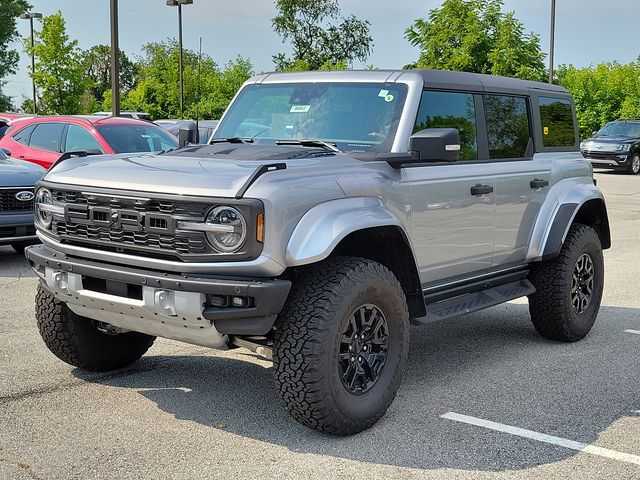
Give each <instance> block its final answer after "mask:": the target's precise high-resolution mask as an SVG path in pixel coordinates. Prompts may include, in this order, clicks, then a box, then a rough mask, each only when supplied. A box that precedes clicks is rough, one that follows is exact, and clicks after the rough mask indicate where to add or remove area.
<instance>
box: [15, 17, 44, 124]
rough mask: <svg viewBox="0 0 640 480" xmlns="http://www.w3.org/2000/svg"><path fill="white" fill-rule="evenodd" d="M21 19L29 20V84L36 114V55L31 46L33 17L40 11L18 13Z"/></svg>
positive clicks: (32, 43)
mask: <svg viewBox="0 0 640 480" xmlns="http://www.w3.org/2000/svg"><path fill="white" fill-rule="evenodd" d="M20 18H21V19H22V20H29V25H30V26H31V84H32V86H33V114H34V115H36V114H37V113H38V100H37V98H36V79H35V77H34V75H35V73H36V57H35V54H34V53H33V47H34V46H35V43H34V41H33V19H34V18H42V14H41V13H36V12H28V13H23V14H22V15H20Z"/></svg>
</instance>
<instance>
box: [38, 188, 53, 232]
mask: <svg viewBox="0 0 640 480" xmlns="http://www.w3.org/2000/svg"><path fill="white" fill-rule="evenodd" d="M35 204H36V223H37V224H38V226H40V227H42V228H49V227H50V226H51V222H53V208H52V207H53V197H52V196H51V192H50V191H49V190H47V189H46V188H40V189H38V191H37V192H36V201H35Z"/></svg>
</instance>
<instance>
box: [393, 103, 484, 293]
mask: <svg viewBox="0 0 640 480" xmlns="http://www.w3.org/2000/svg"><path fill="white" fill-rule="evenodd" d="M481 106H482V104H481V98H480V97H479V96H478V95H475V94H473V93H464V92H444V91H425V92H424V93H423V97H422V102H421V105H420V109H419V112H418V118H417V121H416V126H415V131H419V130H422V129H425V128H444V127H447V128H457V129H458V130H459V131H460V134H461V143H462V150H461V160H460V161H458V162H453V163H446V164H417V165H411V166H407V167H405V168H404V169H403V179H404V181H405V182H406V183H407V184H408V186H409V188H410V191H411V204H412V205H411V208H412V216H411V237H412V242H413V246H414V250H415V253H416V257H417V259H416V260H417V262H418V265H419V269H420V278H421V282H422V284H423V286H429V285H434V284H438V283H442V282H443V281H444V280H446V279H452V278H455V277H459V276H469V275H471V274H476V273H484V272H486V271H489V269H490V268H491V262H492V256H493V249H494V227H495V220H496V203H495V195H494V190H495V186H496V185H495V177H494V175H493V174H492V172H491V170H490V169H487V168H486V166H485V165H484V164H482V163H479V162H478V151H479V145H478V125H477V114H478V108H479V107H481Z"/></svg>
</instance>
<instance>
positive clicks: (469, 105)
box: [413, 91, 478, 160]
mask: <svg viewBox="0 0 640 480" xmlns="http://www.w3.org/2000/svg"><path fill="white" fill-rule="evenodd" d="M425 128H456V129H458V131H459V132H460V143H461V151H460V159H461V160H477V159H478V142H477V134H476V107H475V103H474V98H473V95H472V94H470V93H453V92H432V91H425V92H424V93H423V94H422V101H421V102H420V109H419V110H418V118H417V119H416V125H415V127H414V129H413V132H414V133H416V132H419V131H420V130H424V129H425Z"/></svg>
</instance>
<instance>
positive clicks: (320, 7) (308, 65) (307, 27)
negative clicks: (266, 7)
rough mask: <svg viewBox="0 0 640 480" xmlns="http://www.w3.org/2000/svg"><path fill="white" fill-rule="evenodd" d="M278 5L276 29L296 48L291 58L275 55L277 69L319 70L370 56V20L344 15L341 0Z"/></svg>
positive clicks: (284, 0) (283, 0) (280, 1)
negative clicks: (340, 4) (339, 4)
mask: <svg viewBox="0 0 640 480" xmlns="http://www.w3.org/2000/svg"><path fill="white" fill-rule="evenodd" d="M276 8H277V9H278V14H277V15H276V16H275V17H274V18H273V19H272V25H273V29H274V30H275V32H276V33H277V34H278V35H280V37H281V38H282V42H283V43H284V42H287V41H290V42H291V47H292V48H293V54H292V56H291V57H287V56H286V55H285V54H284V53H279V54H277V55H274V57H273V61H274V63H275V66H276V69H277V70H299V69H302V68H304V69H306V70H318V69H320V68H321V67H323V66H325V68H326V67H327V66H329V65H343V64H347V63H349V62H351V61H353V60H360V61H362V62H364V61H366V60H367V58H368V57H369V54H370V53H371V49H372V48H373V39H372V38H371V35H370V33H369V26H370V23H369V22H368V21H366V20H359V19H358V18H356V17H355V16H354V15H350V16H348V17H346V18H344V17H341V16H340V7H339V6H338V0H276ZM336 22H338V23H336Z"/></svg>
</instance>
